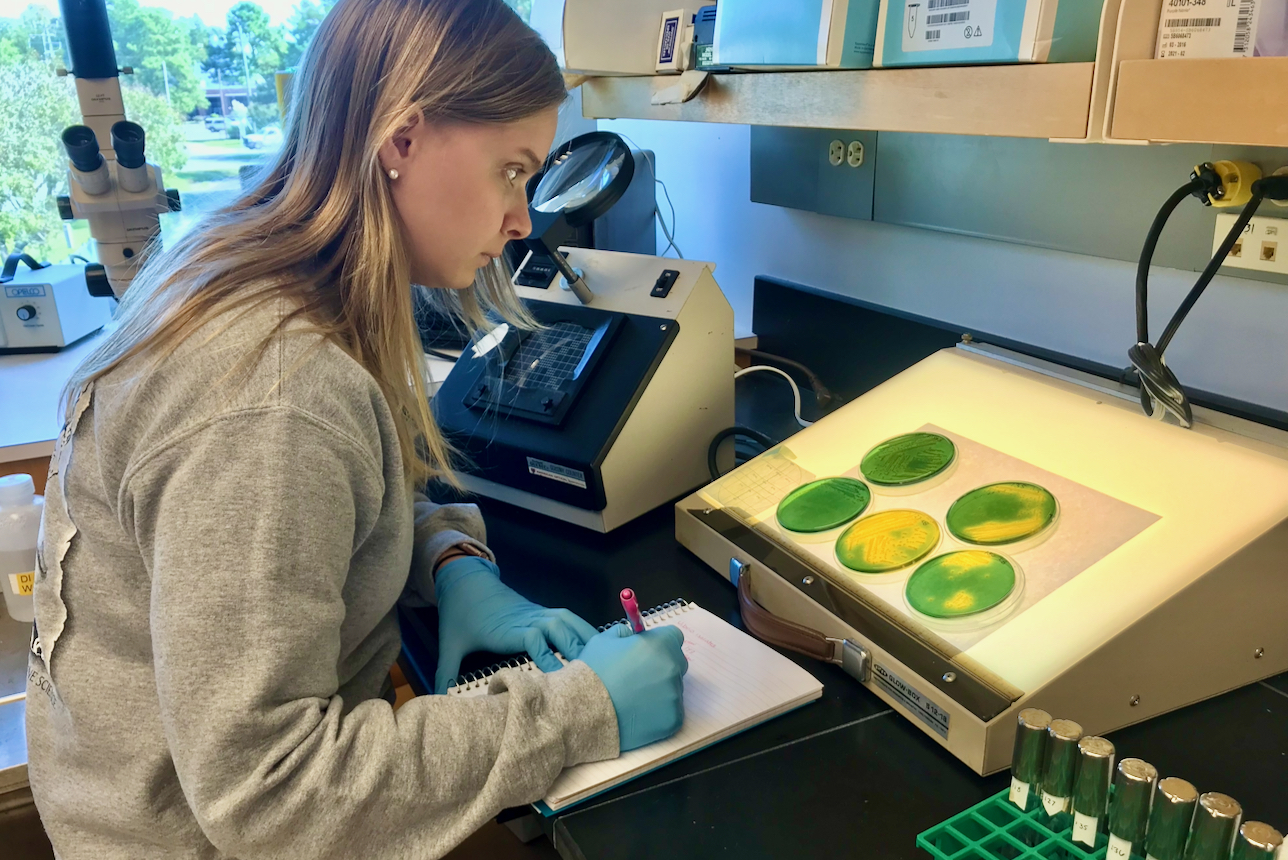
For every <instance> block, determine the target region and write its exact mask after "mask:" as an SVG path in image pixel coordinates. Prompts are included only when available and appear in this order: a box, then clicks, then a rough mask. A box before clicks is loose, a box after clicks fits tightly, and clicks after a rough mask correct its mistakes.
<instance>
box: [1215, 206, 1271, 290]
mask: <svg viewBox="0 0 1288 860" xmlns="http://www.w3.org/2000/svg"><path fill="white" fill-rule="evenodd" d="M1237 217H1238V216H1237V215H1231V214H1226V213H1224V212H1221V213H1218V214H1217V216H1216V232H1215V234H1214V236H1213V238H1212V252H1213V253H1216V249H1217V248H1218V247H1219V246H1220V245H1221V242H1222V240H1224V239H1225V236H1226V234H1227V233H1229V232H1230V228H1231V227H1233V226H1234V222H1235V219H1236V218H1237ZM1222 265H1223V266H1232V267H1234V268H1237V269H1251V270H1252V271H1254V272H1275V273H1277V274H1280V275H1288V218H1267V217H1264V216H1261V215H1257V216H1254V217H1253V219H1252V220H1251V221H1249V222H1248V226H1247V227H1244V228H1243V235H1242V236H1240V237H1239V240H1238V241H1237V242H1235V243H1234V247H1233V248H1231V249H1230V255H1229V256H1228V257H1226V258H1225V262H1224V263H1222Z"/></svg>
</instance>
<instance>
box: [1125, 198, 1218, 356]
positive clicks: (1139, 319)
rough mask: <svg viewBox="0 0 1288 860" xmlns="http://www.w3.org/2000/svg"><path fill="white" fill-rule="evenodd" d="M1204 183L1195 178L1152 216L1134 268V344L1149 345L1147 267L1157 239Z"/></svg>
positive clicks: (1152, 257) (1151, 258)
mask: <svg viewBox="0 0 1288 860" xmlns="http://www.w3.org/2000/svg"><path fill="white" fill-rule="evenodd" d="M1204 185H1205V183H1204V182H1203V181H1202V180H1201V179H1200V178H1199V177H1195V178H1194V179H1191V180H1190V181H1189V182H1187V183H1185V184H1184V185H1182V186H1181V187H1180V188H1178V189H1176V190H1175V191H1173V192H1172V196H1171V197H1169V198H1167V202H1166V203H1164V204H1163V207H1162V208H1161V209H1159V210H1158V214H1157V215H1155V216H1154V223H1153V224H1151V225H1150V227H1149V233H1147V234H1146V235H1145V247H1143V248H1141V250H1140V263H1139V264H1138V265H1137V267H1136V342H1137V343H1149V308H1148V306H1147V305H1148V301H1149V299H1148V294H1149V266H1150V263H1151V262H1152V261H1153V259H1154V249H1155V248H1156V247H1157V246H1158V237H1159V236H1161V235H1162V234H1163V228H1164V227H1166V226H1167V219H1168V218H1171V217H1172V212H1174V211H1175V210H1176V207H1177V206H1179V205H1181V201H1182V200H1184V199H1185V198H1186V197H1189V196H1190V195H1191V194H1193V193H1194V192H1196V191H1198V190H1200V189H1201V188H1203V187H1204Z"/></svg>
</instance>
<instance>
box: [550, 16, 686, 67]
mask: <svg viewBox="0 0 1288 860" xmlns="http://www.w3.org/2000/svg"><path fill="white" fill-rule="evenodd" d="M674 4H675V0H533V3H532V16H531V19H530V20H531V23H532V28H533V29H534V30H536V31H537V32H538V33H540V34H541V37H542V38H543V39H545V42H546V44H547V45H549V46H550V49H551V50H552V51H554V52H555V56H556V57H558V58H559V63H560V65H561V66H563V68H564V70H565V71H568V72H572V73H574V74H583V75H652V74H654V65H655V64H656V62H657V47H658V45H657V35H658V26H659V24H660V23H661V21H662V14H663V13H664V12H667V11H668V10H671V9H673V8H674Z"/></svg>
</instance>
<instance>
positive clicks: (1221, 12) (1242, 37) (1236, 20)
mask: <svg viewBox="0 0 1288 860" xmlns="http://www.w3.org/2000/svg"><path fill="white" fill-rule="evenodd" d="M1264 5H1265V3H1264V0H1261V1H1260V2H1259V0H1222V2H1215V0H1213V2H1206V3H1202V4H1199V3H1196V2H1195V0H1163V9H1162V13H1161V14H1160V16H1159V19H1158V48H1157V50H1156V51H1155V52H1154V56H1155V58H1157V59H1160V60H1166V59H1181V58H1190V59H1193V58H1196V57H1251V56H1252V50H1253V46H1254V44H1255V41H1256V33H1257V23H1258V19H1259V18H1260V17H1261V9H1262V7H1263V6H1264Z"/></svg>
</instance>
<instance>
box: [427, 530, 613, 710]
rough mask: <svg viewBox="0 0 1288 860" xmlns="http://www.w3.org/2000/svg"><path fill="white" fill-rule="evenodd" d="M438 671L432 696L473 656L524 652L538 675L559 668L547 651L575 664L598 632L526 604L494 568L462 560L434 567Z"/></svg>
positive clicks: (444, 689) (482, 562) (576, 620)
mask: <svg viewBox="0 0 1288 860" xmlns="http://www.w3.org/2000/svg"><path fill="white" fill-rule="evenodd" d="M434 593H435V595H436V596H437V598H438V671H437V672H435V674H434V692H436V693H446V692H447V685H448V684H449V683H451V681H452V679H453V678H455V677H456V676H457V675H458V674H459V673H460V669H461V660H463V659H464V658H465V655H466V654H470V653H472V652H474V651H494V652H496V653H498V654H517V653H520V652H527V654H528V656H529V657H531V658H532V662H534V663H536V664H537V668H539V669H541V671H543V672H554V671H556V670H558V669H560V668H562V667H563V664H562V663H560V662H559V658H558V657H556V656H555V655H554V653H553V652H552V651H551V647H552V646H553V647H554V648H555V649H556V650H558V651H559V653H561V654H562V655H563V656H564V658H565V659H568V660H575V659H577V657H578V656H579V655H580V654H581V649H582V648H583V647H585V645H586V642H587V641H589V640H590V638H591V637H592V636H594V635H595V633H596V632H597V631H596V630H595V628H594V627H591V626H590V625H589V624H587V623H586V622H585V621H583V620H582V619H580V618H578V617H577V616H576V615H574V614H573V613H571V612H569V611H568V610H567V609H547V608H545V607H544V606H538V605H537V604H535V603H533V602H531V601H529V600H525V599H524V598H522V597H520V596H519V595H518V594H517V593H515V591H514V590H513V589H511V588H510V587H509V586H507V585H505V584H504V583H502V582H501V573H500V571H499V570H498V569H497V566H496V565H495V564H493V563H492V562H490V561H488V560H487V559H485V558H476V557H474V556H466V557H462V558H457V559H453V560H452V561H449V562H447V563H446V564H444V565H442V566H441V567H439V568H438V573H437V574H436V575H435V576H434Z"/></svg>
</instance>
